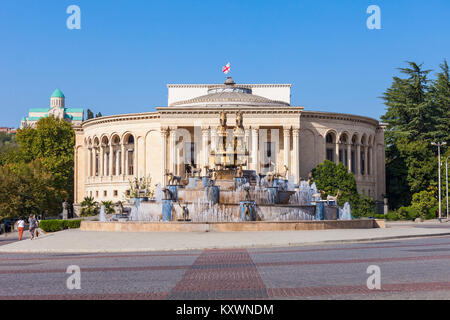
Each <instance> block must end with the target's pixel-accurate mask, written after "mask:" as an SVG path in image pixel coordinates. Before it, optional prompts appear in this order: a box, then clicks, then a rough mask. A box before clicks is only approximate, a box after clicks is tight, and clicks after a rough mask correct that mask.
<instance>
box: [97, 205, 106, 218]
mask: <svg viewBox="0 0 450 320" xmlns="http://www.w3.org/2000/svg"><path fill="white" fill-rule="evenodd" d="M99 220H100V221H102V222H105V221H106V213H105V206H104V205H101V207H100V217H99Z"/></svg>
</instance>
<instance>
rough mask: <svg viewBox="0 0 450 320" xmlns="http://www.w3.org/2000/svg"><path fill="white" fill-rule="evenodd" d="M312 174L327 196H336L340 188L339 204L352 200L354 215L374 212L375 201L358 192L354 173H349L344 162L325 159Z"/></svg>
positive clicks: (318, 187) (314, 180) (319, 188)
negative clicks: (336, 162)
mask: <svg viewBox="0 0 450 320" xmlns="http://www.w3.org/2000/svg"><path fill="white" fill-rule="evenodd" d="M312 175H313V180H312V181H313V182H315V183H316V186H317V189H318V190H321V191H323V192H325V197H326V196H328V195H333V196H335V195H336V194H337V193H338V190H339V191H340V196H339V198H338V202H339V205H340V206H343V205H344V203H345V202H350V205H351V207H352V214H353V215H354V216H356V217H357V216H363V215H373V214H374V209H375V203H374V201H373V200H372V199H371V198H369V197H367V196H365V195H359V194H358V191H357V189H356V181H355V177H354V175H353V174H352V173H349V172H348V169H347V167H345V166H344V165H343V164H342V163H339V164H335V163H334V162H331V161H329V160H325V161H324V162H322V163H321V164H319V165H318V166H317V167H316V168H315V169H314V170H313V171H312Z"/></svg>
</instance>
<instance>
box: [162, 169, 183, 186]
mask: <svg viewBox="0 0 450 320" xmlns="http://www.w3.org/2000/svg"><path fill="white" fill-rule="evenodd" d="M164 175H165V176H166V177H168V180H169V181H168V184H169V185H177V186H179V185H181V176H175V175H174V174H173V173H171V172H168V171H166V173H165V174H164Z"/></svg>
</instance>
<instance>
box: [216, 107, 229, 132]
mask: <svg viewBox="0 0 450 320" xmlns="http://www.w3.org/2000/svg"><path fill="white" fill-rule="evenodd" d="M218 131H219V132H220V133H225V132H226V131H227V114H226V113H225V112H224V111H222V112H221V113H220V124H219V128H218Z"/></svg>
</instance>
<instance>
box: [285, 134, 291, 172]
mask: <svg viewBox="0 0 450 320" xmlns="http://www.w3.org/2000/svg"><path fill="white" fill-rule="evenodd" d="M283 151H284V165H285V166H286V167H288V169H289V170H291V166H290V161H289V160H290V158H291V130H290V129H284V130H283Z"/></svg>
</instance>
